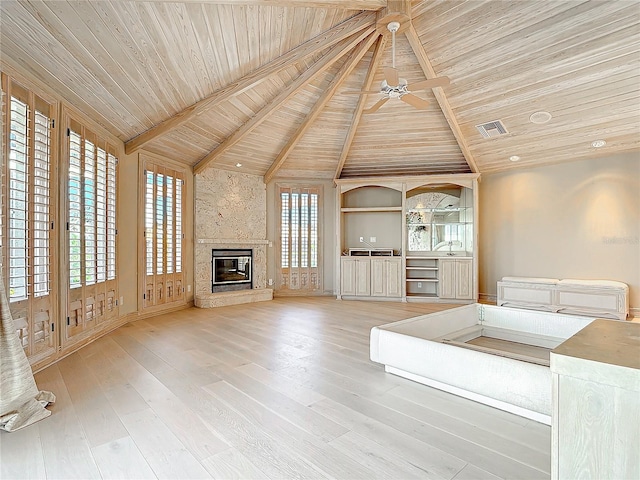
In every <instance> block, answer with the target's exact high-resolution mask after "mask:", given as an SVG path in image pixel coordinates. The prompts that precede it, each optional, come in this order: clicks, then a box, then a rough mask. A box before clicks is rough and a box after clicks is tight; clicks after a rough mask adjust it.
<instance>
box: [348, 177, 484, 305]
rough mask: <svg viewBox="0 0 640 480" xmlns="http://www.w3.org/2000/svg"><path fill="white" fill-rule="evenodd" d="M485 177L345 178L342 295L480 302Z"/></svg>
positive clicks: (408, 299) (406, 299) (409, 299)
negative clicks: (479, 233)
mask: <svg viewBox="0 0 640 480" xmlns="http://www.w3.org/2000/svg"><path fill="white" fill-rule="evenodd" d="M478 177H479V175H478V174H460V175H429V176H418V177H414V176H406V177H392V178H389V177H387V178H364V179H363V178H360V179H338V180H336V184H337V187H338V188H337V201H336V205H337V211H336V218H337V222H336V232H337V245H338V248H337V257H338V258H337V269H338V278H337V280H338V284H339V285H340V288H339V291H338V292H337V296H338V298H343V297H346V298H349V297H369V298H371V299H374V300H375V299H385V298H386V299H402V300H403V301H440V300H441V301H447V302H451V301H454V302H455V301H459V302H460V303H463V302H469V301H474V300H477V298H478V293H477V292H478V281H477V272H478V268H477V252H476V251H477V248H476V246H477V211H478V210H477V209H478V191H477V185H478Z"/></svg>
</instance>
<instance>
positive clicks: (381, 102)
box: [364, 97, 389, 113]
mask: <svg viewBox="0 0 640 480" xmlns="http://www.w3.org/2000/svg"><path fill="white" fill-rule="evenodd" d="M388 101H389V98H388V97H386V98H382V99H380V100H378V101H377V102H376V103H374V104H373V105H372V107H371V108H367V109H366V110H365V111H364V113H374V112H377V111H378V109H379V108H380V107H381V106H382V105H384V104H385V103H387V102H388Z"/></svg>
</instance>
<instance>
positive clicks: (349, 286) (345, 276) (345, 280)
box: [340, 257, 356, 295]
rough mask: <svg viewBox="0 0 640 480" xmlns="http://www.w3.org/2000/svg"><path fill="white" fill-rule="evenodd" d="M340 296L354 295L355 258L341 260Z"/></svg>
mask: <svg viewBox="0 0 640 480" xmlns="http://www.w3.org/2000/svg"><path fill="white" fill-rule="evenodd" d="M340 265H341V267H342V268H341V269H340V294H341V295H355V294H356V260H355V258H349V257H347V258H342V261H341V262H340Z"/></svg>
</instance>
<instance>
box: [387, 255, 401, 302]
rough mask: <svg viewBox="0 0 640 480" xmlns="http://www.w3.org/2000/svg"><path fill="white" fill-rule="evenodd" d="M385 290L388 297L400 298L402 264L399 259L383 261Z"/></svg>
mask: <svg viewBox="0 0 640 480" xmlns="http://www.w3.org/2000/svg"><path fill="white" fill-rule="evenodd" d="M385 266H386V267H387V268H386V277H387V278H386V289H387V296H388V297H401V296H402V262H401V259H399V258H389V259H387V260H385Z"/></svg>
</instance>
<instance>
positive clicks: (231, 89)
mask: <svg viewBox="0 0 640 480" xmlns="http://www.w3.org/2000/svg"><path fill="white" fill-rule="evenodd" d="M375 19H376V14H375V13H372V12H362V13H359V14H358V15H356V16H354V17H352V18H350V19H349V20H346V21H344V22H342V23H340V24H339V25H336V26H335V27H333V28H332V29H331V30H329V31H327V32H325V33H322V34H320V35H318V36H316V37H315V38H313V39H311V40H309V41H308V42H305V43H303V44H301V45H299V46H298V47H296V48H294V49H293V50H291V51H289V52H287V53H285V54H284V55H281V56H280V57H278V58H276V59H275V60H273V61H271V62H269V63H267V64H265V65H263V66H262V67H260V68H258V69H257V70H254V71H253V72H251V73H249V74H248V75H245V76H244V77H242V78H241V79H239V80H237V81H235V82H233V83H231V84H229V85H227V86H226V87H224V88H222V89H220V90H218V91H216V92H214V93H213V94H211V95H209V96H208V97H205V98H203V99H202V100H199V101H198V102H196V103H194V104H193V105H191V106H189V107H187V108H185V109H184V110H182V111H181V112H179V113H177V114H175V115H174V116H172V117H170V118H168V119H166V120H164V121H163V122H160V123H159V124H157V125H155V126H154V127H151V128H150V129H149V130H147V131H146V132H143V133H141V134H140V135H138V136H137V137H134V138H132V139H131V140H129V141H128V142H126V143H125V152H126V153H127V154H131V153H133V152H135V151H137V150H139V149H140V148H142V147H144V146H145V145H146V144H147V143H149V142H151V141H153V140H155V139H156V138H158V137H160V136H162V135H164V134H166V133H168V132H169V131H171V130H173V129H175V128H177V127H179V126H180V125H183V124H184V123H186V122H188V121H189V120H191V119H192V118H193V117H195V116H197V115H199V114H201V113H203V112H204V111H206V110H209V109H211V108H213V107H215V106H216V105H218V104H220V103H221V102H223V101H224V100H227V99H228V98H229V97H233V96H235V95H239V94H240V93H242V92H244V91H245V90H247V89H249V88H251V87H253V86H255V85H256V84H258V83H260V82H262V81H263V80H264V79H265V78H267V77H269V76H270V75H273V74H275V73H278V72H280V71H282V70H284V69H285V68H287V67H289V66H290V65H291V64H293V63H295V62H298V61H300V60H303V59H304V58H306V57H308V56H310V55H314V54H316V53H319V52H321V51H323V50H325V49H326V48H328V47H330V46H332V45H335V44H336V43H338V42H340V41H342V40H344V39H345V38H347V37H349V36H351V35H353V34H354V33H356V32H358V31H359V30H362V29H370V28H371V26H372V25H374V24H375Z"/></svg>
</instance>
